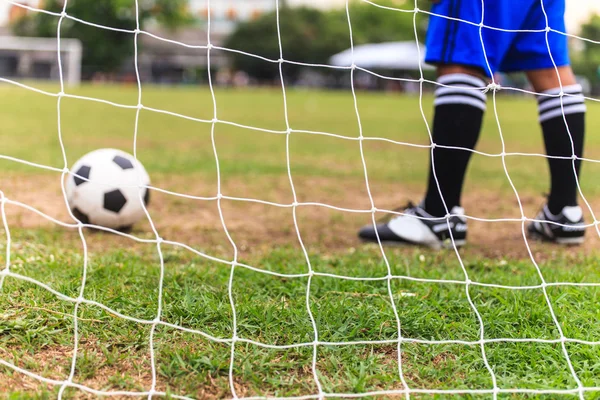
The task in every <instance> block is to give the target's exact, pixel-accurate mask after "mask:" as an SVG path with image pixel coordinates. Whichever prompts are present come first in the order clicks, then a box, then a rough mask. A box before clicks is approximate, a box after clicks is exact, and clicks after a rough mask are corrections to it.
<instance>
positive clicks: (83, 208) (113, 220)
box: [66, 149, 150, 231]
mask: <svg viewBox="0 0 600 400" xmlns="http://www.w3.org/2000/svg"><path fill="white" fill-rule="evenodd" d="M71 172H72V173H71V174H69V175H68V176H67V181H66V191H67V200H68V202H69V207H70V208H71V211H72V212H73V215H74V216H75V218H77V219H78V220H79V221H80V222H82V223H84V224H92V225H99V226H103V227H106V228H111V229H116V230H122V231H127V230H129V229H131V227H132V226H133V224H135V223H136V222H138V221H139V220H140V219H142V218H143V217H144V216H145V213H144V208H143V205H142V200H140V190H142V193H141V194H142V199H143V202H144V204H145V205H148V201H149V200H150V191H149V190H148V189H147V188H141V189H140V187H139V185H140V184H141V185H145V186H147V185H149V184H150V177H149V176H148V173H147V172H146V170H145V169H144V167H143V166H142V164H141V163H140V162H139V161H136V160H135V159H134V158H133V156H131V155H130V154H127V153H125V152H123V151H120V150H115V149H100V150H96V151H93V152H91V153H88V154H86V155H85V156H83V157H82V158H81V159H80V160H79V161H77V162H76V163H75V165H74V166H73V168H71Z"/></svg>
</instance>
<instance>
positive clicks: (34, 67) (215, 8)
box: [0, 0, 600, 94]
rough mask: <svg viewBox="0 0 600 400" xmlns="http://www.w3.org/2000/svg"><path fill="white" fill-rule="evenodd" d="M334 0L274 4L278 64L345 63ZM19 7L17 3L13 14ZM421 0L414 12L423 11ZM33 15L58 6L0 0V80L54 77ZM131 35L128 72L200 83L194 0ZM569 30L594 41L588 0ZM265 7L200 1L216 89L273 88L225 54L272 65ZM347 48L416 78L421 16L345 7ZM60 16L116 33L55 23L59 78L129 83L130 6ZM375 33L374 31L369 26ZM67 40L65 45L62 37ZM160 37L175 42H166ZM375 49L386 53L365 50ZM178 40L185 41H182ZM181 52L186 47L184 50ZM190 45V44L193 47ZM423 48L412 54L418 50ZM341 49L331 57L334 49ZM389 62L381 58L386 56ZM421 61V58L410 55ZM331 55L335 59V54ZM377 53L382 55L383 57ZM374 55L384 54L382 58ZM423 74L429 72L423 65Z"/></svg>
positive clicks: (78, 5) (596, 76) (585, 55)
mask: <svg viewBox="0 0 600 400" xmlns="http://www.w3.org/2000/svg"><path fill="white" fill-rule="evenodd" d="M345 3H346V2H345V0H319V1H317V0H280V1H279V8H280V22H281V40H282V46H283V52H284V54H283V57H284V58H285V59H286V60H289V61H294V62H298V63H310V64H327V65H338V66H348V65H349V64H350V61H349V60H350V59H349V55H348V54H347V53H343V52H344V51H345V50H348V48H349V47H350V43H349V32H348V21H347V16H346V11H345ZM377 4H379V5H382V6H388V7H394V8H398V9H401V10H412V9H413V1H404V0H380V1H378V2H377ZM23 6H26V7H23ZM429 6H430V2H429V1H421V2H420V3H419V8H421V9H427V8H428V7H429ZM28 7H31V8H41V9H44V10H47V11H51V12H55V13H60V12H61V11H62V7H63V1H62V0H22V1H20V2H18V3H15V2H0V76H3V77H5V78H23V79H44V80H56V79H58V75H59V70H58V63H57V60H56V51H57V41H56V34H57V29H56V28H57V24H58V21H59V18H57V17H56V16H55V15H51V14H47V13H40V12H35V11H31V10H30V9H28ZM139 8H140V10H139V12H140V18H139V22H140V29H142V30H144V31H145V32H148V33H149V34H147V33H144V34H142V35H140V37H139V57H138V67H139V71H140V74H141V78H142V81H143V82H144V83H154V84H185V85H206V84H207V83H208V75H207V69H208V62H207V51H206V48H205V47H202V46H206V45H207V44H208V31H209V29H208V28H209V27H208V22H209V18H208V17H209V15H208V14H209V8H208V5H207V1H205V0H144V1H140V2H139ZM567 8H568V9H567V21H568V31H569V33H570V34H571V35H579V36H581V37H583V38H586V39H589V40H591V41H599V40H600V17H599V16H598V15H597V14H596V12H599V11H600V4H598V2H593V1H585V0H578V1H568V2H567ZM275 9H276V1H275V0H223V1H212V2H211V5H210V14H211V15H210V17H211V18H210V21H211V26H210V42H211V44H212V45H214V46H218V47H223V48H224V49H217V50H213V51H212V52H211V72H212V78H213V81H214V83H215V85H220V86H248V85H263V86H265V85H278V84H279V69H278V65H277V64H276V63H265V62H264V60H260V59H258V58H256V57H251V56H248V55H247V54H240V53H238V52H235V51H231V50H242V51H244V52H246V53H250V54H253V55H258V56H262V57H266V58H268V59H271V60H277V59H279V56H280V54H279V43H278V35H277V24H276V13H275ZM350 14H351V17H352V28H353V37H354V44H355V45H356V46H361V45H362V46H364V47H360V48H359V50H360V53H359V55H360V57H361V62H360V63H357V64H358V65H359V66H363V67H365V68H368V69H369V70H371V71H376V72H378V73H381V74H383V75H385V76H388V77H396V78H416V77H418V76H419V70H418V69H419V52H418V51H417V48H416V43H417V42H420V43H422V42H424V36H425V31H426V27H427V15H426V14H424V13H419V14H418V16H417V19H416V28H417V29H416V32H417V35H418V40H416V38H415V29H414V21H413V13H412V12H393V11H392V12H391V11H390V10H386V9H383V8H378V7H373V6H372V5H370V4H367V3H364V2H359V1H351V2H350ZM69 15H73V16H76V17H77V18H78V19H80V20H81V21H87V22H89V23H92V24H99V25H103V26H108V27H112V28H117V29H122V30H124V31H118V30H112V31H106V30H102V29H97V28H96V27H94V26H92V25H89V24H87V23H84V22H81V21H77V20H74V19H65V20H63V22H62V25H61V37H62V38H63V39H65V40H63V41H62V42H61V51H62V54H63V64H64V73H65V79H66V80H67V81H68V82H69V83H72V84H77V83H78V82H80V81H81V80H83V81H93V82H106V81H112V82H135V69H134V63H133V54H134V46H133V40H132V35H131V32H127V31H131V30H133V29H135V27H136V18H135V7H134V2H132V1H129V0H111V1H101V2H100V1H96V0H77V1H69ZM373 27H377V29H373ZM69 39H74V40H69ZM164 39H168V40H172V41H176V42H179V44H178V43H173V42H168V41H166V40H164ZM569 40H570V41H571V42H572V43H571V44H572V45H571V53H572V58H573V64H574V67H575V71H576V73H577V75H578V78H579V80H580V82H581V83H582V85H583V86H584V90H585V91H586V92H587V93H588V94H590V93H594V94H597V93H599V92H600V68H599V66H600V45H597V44H596V43H593V42H590V41H585V40H582V39H580V38H578V37H575V36H572V37H570V39H569ZM378 43H385V44H386V45H388V46H390V47H387V48H386V50H385V51H382V49H381V48H378V47H376V46H372V45H374V44H378ZM181 44H185V45H187V46H184V45H181ZM190 46H191V47H190ZM194 46H200V47H194ZM421 50H423V48H421ZM340 53H341V54H340ZM390 54H394V55H395V57H392V58H391V59H390V57H389V55H390ZM421 54H422V53H421ZM336 55H337V57H334V56H336ZM386 55H388V57H385V56H386ZM382 57H383V58H382ZM347 74H348V72H344V71H340V70H339V69H331V68H329V69H328V68H318V69H315V68H307V67H305V66H302V65H297V64H286V65H285V68H284V75H285V79H286V83H287V84H289V85H293V86H310V87H325V88H344V87H347V86H348V85H349V80H348V79H347ZM425 74H426V76H427V77H432V75H431V74H432V71H431V70H428V69H427V70H426V71H425ZM498 80H499V81H500V82H501V84H503V85H504V86H515V87H521V88H526V82H525V80H524V79H523V77H522V76H520V75H513V76H498ZM355 85H356V86H357V88H359V89H367V90H385V91H404V92H413V91H417V90H418V87H415V85H414V84H413V83H412V82H402V81H393V80H378V79H376V78H375V77H373V76H372V75H370V74H367V73H362V72H359V73H357V74H356V76H355Z"/></svg>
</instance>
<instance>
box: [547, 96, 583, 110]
mask: <svg viewBox="0 0 600 400" xmlns="http://www.w3.org/2000/svg"><path fill="white" fill-rule="evenodd" d="M577 103H581V104H583V96H565V97H563V98H562V104H563V105H564V106H569V105H572V104H577ZM560 104H561V98H560V97H557V98H554V99H552V100H547V101H545V102H544V103H542V104H540V105H539V106H538V110H539V112H540V114H543V113H544V111H546V110H549V109H551V108H555V107H560Z"/></svg>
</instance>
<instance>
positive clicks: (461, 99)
mask: <svg viewBox="0 0 600 400" xmlns="http://www.w3.org/2000/svg"><path fill="white" fill-rule="evenodd" d="M433 104H434V105H435V106H440V105H443V104H466V105H469V106H473V107H477V108H479V109H480V110H483V111H485V110H486V105H485V102H484V101H481V100H478V99H474V98H473V97H468V96H460V95H456V96H444V97H438V98H436V99H435V101H434V103H433Z"/></svg>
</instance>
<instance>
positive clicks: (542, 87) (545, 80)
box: [527, 65, 577, 92]
mask: <svg viewBox="0 0 600 400" xmlns="http://www.w3.org/2000/svg"><path fill="white" fill-rule="evenodd" d="M527 78H528V79H529V82H531V85H532V86H533V89H534V90H535V91H536V92H544V91H546V90H550V89H554V88H557V87H560V86H561V85H562V86H570V85H575V84H576V83H577V80H576V79H575V74H573V70H572V68H571V66H569V65H566V66H562V67H558V68H545V69H536V70H533V71H529V72H527Z"/></svg>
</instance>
